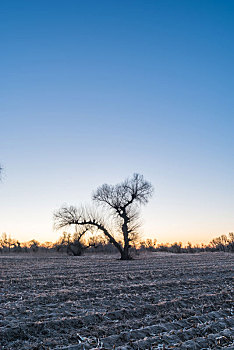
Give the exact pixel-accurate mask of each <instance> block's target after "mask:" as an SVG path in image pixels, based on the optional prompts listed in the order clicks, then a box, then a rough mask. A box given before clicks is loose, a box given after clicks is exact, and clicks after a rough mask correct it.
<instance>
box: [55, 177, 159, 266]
mask: <svg viewBox="0 0 234 350" xmlns="http://www.w3.org/2000/svg"><path fill="white" fill-rule="evenodd" d="M152 193H153V187H152V185H151V183H150V182H148V181H146V180H145V179H144V177H143V176H142V175H139V174H134V175H133V177H132V178H130V179H126V180H125V181H123V182H121V183H120V184H117V185H107V184H104V185H102V186H101V187H99V188H98V189H97V190H96V191H95V192H94V194H93V201H94V202H95V203H96V204H97V205H98V206H101V207H102V209H107V211H105V212H104V214H103V210H102V212H101V213H100V211H98V210H91V209H87V208H83V207H81V208H79V209H77V208H75V207H72V206H70V207H63V208H61V209H60V210H58V211H57V212H56V213H55V214H54V219H55V227H56V228H62V227H65V226H69V225H78V226H88V227H89V229H90V227H91V228H95V229H97V230H99V231H101V232H102V233H103V234H104V235H105V236H106V237H107V238H108V239H109V241H110V243H112V244H113V245H114V246H115V247H116V248H117V249H118V251H119V252H120V254H121V259H122V260H129V259H131V256H130V253H129V248H130V247H131V242H132V241H135V240H136V239H137V236H138V229H139V226H140V224H139V207H140V205H143V204H146V203H147V202H148V200H149V198H150V197H151V196H152ZM110 220H112V225H110V224H109V222H110ZM108 224H109V225H108ZM110 226H112V227H113V228H114V230H115V231H117V233H120V234H121V236H122V241H123V244H121V243H119V242H118V240H117V239H116V238H115V236H114V234H113V232H112V230H111V229H110V228H109V227H110Z"/></svg>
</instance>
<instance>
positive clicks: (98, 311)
mask: <svg viewBox="0 0 234 350" xmlns="http://www.w3.org/2000/svg"><path fill="white" fill-rule="evenodd" d="M233 261H234V260H233V255H232V254H229V253H201V254H193V255H192V254H183V255H170V254H162V253H152V254H149V255H148V256H145V257H140V258H139V259H136V260H133V261H119V260H117V257H115V256H98V255H97V256H89V255H86V256H83V257H69V256H64V255H55V256H47V255H44V256H42V255H41V256H40V255H39V256H38V255H37V254H34V255H26V254H25V255H24V254H23V255H17V256H15V255H11V256H10V255H9V256H1V257H0V297H1V299H0V344H1V345H0V349H1V350H3V349H4V350H5V349H30V350H33V349H34V350H35V349H66V350H68V349H69V350H78V349H82V350H83V349H122V350H123V349H234V342H233V330H234V328H233V327H234V317H233V312H232V309H231V307H232V300H233V295H232V275H233Z"/></svg>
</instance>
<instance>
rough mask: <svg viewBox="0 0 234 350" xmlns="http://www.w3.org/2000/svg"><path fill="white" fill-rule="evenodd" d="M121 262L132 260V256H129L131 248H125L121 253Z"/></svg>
mask: <svg viewBox="0 0 234 350" xmlns="http://www.w3.org/2000/svg"><path fill="white" fill-rule="evenodd" d="M120 259H121V260H132V257H131V255H130V254H129V247H128V246H127V247H126V246H125V247H124V249H123V251H122V252H121V258H120Z"/></svg>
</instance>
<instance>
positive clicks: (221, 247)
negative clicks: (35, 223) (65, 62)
mask: <svg viewBox="0 0 234 350" xmlns="http://www.w3.org/2000/svg"><path fill="white" fill-rule="evenodd" d="M85 233H86V231H85V230H83V231H78V232H75V233H74V234H71V233H67V232H64V233H63V234H62V235H61V237H60V238H59V239H58V241H57V242H55V243H52V242H44V243H40V242H38V241H37V240H35V239H32V240H30V241H28V242H19V241H18V240H15V239H12V238H11V236H10V235H7V234H6V233H3V234H2V235H1V236H0V254H3V253H5V254H7V253H61V254H68V255H73V256H81V255H83V254H84V253H85V254H115V253H116V249H115V246H114V245H113V244H111V243H110V242H109V240H108V239H107V238H106V237H103V236H102V235H96V236H90V237H89V238H85ZM118 244H120V245H121V244H122V242H121V241H118ZM147 252H168V253H175V254H182V253H200V252H234V233H233V232H231V233H229V234H228V236H227V235H221V236H220V237H217V238H214V239H212V241H211V242H210V243H209V244H207V245H205V244H201V245H192V244H191V243H190V242H188V243H187V245H185V246H183V245H182V243H181V242H175V243H173V244H169V243H167V244H158V243H157V240H156V239H153V240H152V239H146V240H142V241H138V242H134V244H132V246H131V248H130V253H131V255H132V256H134V255H139V254H141V253H147Z"/></svg>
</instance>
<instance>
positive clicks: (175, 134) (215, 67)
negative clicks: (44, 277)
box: [0, 0, 234, 243]
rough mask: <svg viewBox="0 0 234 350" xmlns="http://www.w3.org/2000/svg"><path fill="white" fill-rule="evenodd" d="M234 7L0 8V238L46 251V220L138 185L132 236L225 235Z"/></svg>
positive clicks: (229, 213) (86, 4) (31, 4)
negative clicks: (149, 192) (108, 189)
mask: <svg viewBox="0 0 234 350" xmlns="http://www.w3.org/2000/svg"><path fill="white" fill-rule="evenodd" d="M233 18H234V1H233V0H223V1H220V0H218V1H216V0H194V1H193V0H189V1H187V0H184V1H182V0H177V1H174V0H171V1H167V0H158V1H157V0H154V1H152V0H151V1H147V0H141V1H138V0H131V1H128V0H118V1H110V0H100V1H96V0H85V1H84V0H83V1H79V0H78V1H77V0H76V1H75V0H69V1H59V0H56V1H55V0H54V1H53V0H51V1H44V0H39V1H30V0H28V1H25V0H21V1H18V0H17V1H11V0H5V1H4V0H2V1H1V4H0V43H1V55H0V62H1V65H0V90H1V91H0V132H1V137H0V163H1V164H2V166H3V167H4V173H3V179H2V183H1V184H0V198H1V201H0V233H2V232H6V233H8V234H11V236H12V237H15V238H18V239H20V240H22V241H23V240H24V241H25V240H29V239H32V238H35V239H38V240H41V241H54V240H56V239H57V238H58V237H59V235H60V233H59V232H55V231H53V221H52V215H53V211H54V210H55V209H58V208H59V207H60V206H61V205H62V204H64V203H68V204H73V205H76V204H79V203H81V202H85V203H88V202H89V201H90V198H91V194H92V191H93V190H95V188H96V187H97V186H99V185H101V184H103V183H112V184H115V183H117V182H119V181H121V180H123V179H124V178H126V177H127V176H130V175H131V174H132V173H134V172H139V173H141V174H143V175H144V176H145V178H146V179H147V180H149V181H151V182H152V184H153V185H154V187H155V194H154V197H153V199H152V200H151V201H150V203H149V204H148V205H147V207H145V208H144V210H143V211H142V219H143V228H142V233H143V235H144V236H145V237H153V238H157V240H158V241H159V242H174V241H182V242H184V243H186V242H187V241H188V240H189V241H191V242H193V243H198V242H205V243H206V242H209V241H210V239H211V238H213V237H216V236H219V235H221V234H228V232H231V231H233V230H234V201H233V198H234V96H233V92H234V21H233Z"/></svg>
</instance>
